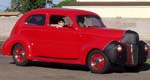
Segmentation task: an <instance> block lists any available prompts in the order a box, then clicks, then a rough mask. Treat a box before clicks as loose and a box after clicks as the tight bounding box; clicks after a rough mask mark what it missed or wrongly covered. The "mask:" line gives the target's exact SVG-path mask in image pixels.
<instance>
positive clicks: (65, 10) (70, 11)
mask: <svg viewBox="0 0 150 80" xmlns="http://www.w3.org/2000/svg"><path fill="white" fill-rule="evenodd" d="M30 12H31V13H38V12H44V13H62V14H73V15H82V14H89V15H90V14H91V15H96V13H93V12H90V11H85V10H79V9H69V8H39V9H34V10H31V11H30Z"/></svg>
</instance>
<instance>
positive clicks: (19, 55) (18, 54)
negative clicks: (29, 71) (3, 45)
mask: <svg viewBox="0 0 150 80" xmlns="http://www.w3.org/2000/svg"><path fill="white" fill-rule="evenodd" d="M12 56H13V60H14V62H15V64H16V65H18V66H26V65H27V64H28V63H29V60H28V59H27V57H26V50H25V48H24V47H23V46H22V45H21V44H17V45H15V47H14V48H13V53H12Z"/></svg>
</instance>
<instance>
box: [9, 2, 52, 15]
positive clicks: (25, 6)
mask: <svg viewBox="0 0 150 80" xmlns="http://www.w3.org/2000/svg"><path fill="white" fill-rule="evenodd" d="M47 4H53V3H52V0H12V9H11V10H12V11H20V12H22V13H25V12H27V11H30V10H32V9H37V8H44V7H45V5H47Z"/></svg>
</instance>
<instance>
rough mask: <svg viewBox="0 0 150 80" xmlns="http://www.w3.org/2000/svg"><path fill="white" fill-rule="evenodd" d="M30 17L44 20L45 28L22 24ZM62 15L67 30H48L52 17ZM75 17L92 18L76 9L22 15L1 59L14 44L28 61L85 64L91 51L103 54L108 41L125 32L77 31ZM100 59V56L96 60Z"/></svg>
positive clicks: (9, 54)
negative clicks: (66, 20)
mask: <svg viewBox="0 0 150 80" xmlns="http://www.w3.org/2000/svg"><path fill="white" fill-rule="evenodd" d="M33 14H43V15H45V16H46V22H45V24H44V26H36V27H33V26H31V25H28V24H25V20H26V19H27V18H28V17H29V16H31V15H33ZM55 14H57V15H65V16H68V17H70V18H71V20H72V21H73V25H72V26H70V27H69V28H55V27H51V26H49V24H48V23H49V17H50V16H51V15H55ZM77 15H93V16H98V15H97V14H95V13H93V12H88V11H82V10H75V9H59V8H54V9H37V10H32V11H30V12H28V13H26V14H24V15H23V16H22V17H21V18H20V19H19V20H18V22H17V23H16V25H15V26H14V28H13V30H12V33H11V35H10V37H9V38H8V39H7V40H6V41H5V42H4V44H3V46H2V53H3V55H7V56H11V53H12V49H13V47H14V45H15V44H18V43H19V44H22V45H23V46H24V48H25V49H26V54H27V59H29V60H39V61H47V62H59V63H69V64H86V58H87V55H88V53H89V51H90V50H92V49H95V48H96V49H99V50H103V49H104V48H105V47H106V46H107V45H108V44H109V43H110V42H111V41H113V40H115V41H120V40H121V38H122V37H123V35H124V32H125V30H117V29H110V28H107V27H103V28H94V27H93V28H92V27H91V28H80V27H79V26H78V24H77V22H76V16H77ZM98 57H100V56H98Z"/></svg>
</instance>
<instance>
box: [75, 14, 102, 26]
mask: <svg viewBox="0 0 150 80" xmlns="http://www.w3.org/2000/svg"><path fill="white" fill-rule="evenodd" d="M77 23H78V25H79V26H80V27H82V28H87V27H97V28H102V27H104V24H103V22H102V21H101V19H100V18H99V17H98V16H94V15H79V16H77Z"/></svg>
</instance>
